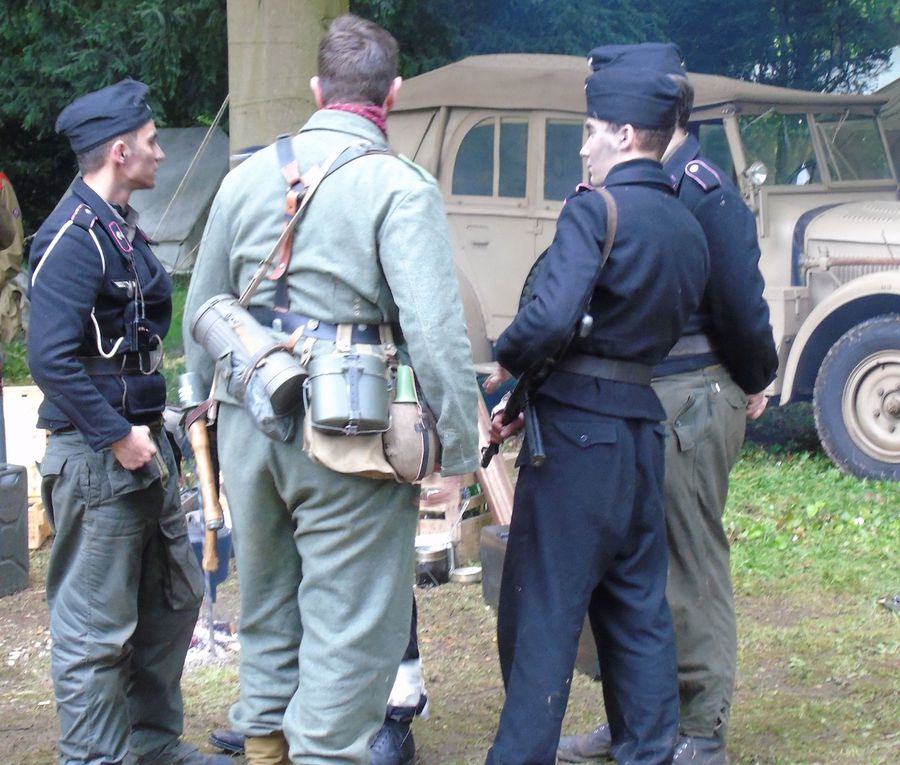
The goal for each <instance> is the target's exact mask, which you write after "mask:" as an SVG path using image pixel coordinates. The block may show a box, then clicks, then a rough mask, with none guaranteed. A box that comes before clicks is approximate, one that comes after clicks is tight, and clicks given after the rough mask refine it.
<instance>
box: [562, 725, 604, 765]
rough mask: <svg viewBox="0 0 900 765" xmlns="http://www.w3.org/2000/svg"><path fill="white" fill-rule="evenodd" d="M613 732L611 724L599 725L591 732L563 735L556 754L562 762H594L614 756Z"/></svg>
mask: <svg viewBox="0 0 900 765" xmlns="http://www.w3.org/2000/svg"><path fill="white" fill-rule="evenodd" d="M611 752H612V734H611V733H610V732H609V725H607V724H606V723H603V725H598V726H597V727H596V728H594V730H592V731H591V732H590V733H582V734H581V735H579V736H563V737H562V738H561V739H560V740H559V747H558V748H557V750H556V756H557V758H558V759H559V761H560V762H594V761H596V760H608V759H610V758H611V757H612V753H611Z"/></svg>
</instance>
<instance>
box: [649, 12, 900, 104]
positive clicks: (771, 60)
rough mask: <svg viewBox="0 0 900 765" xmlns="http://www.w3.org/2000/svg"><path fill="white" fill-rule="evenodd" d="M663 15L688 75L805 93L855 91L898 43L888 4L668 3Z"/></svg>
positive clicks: (899, 22)
mask: <svg viewBox="0 0 900 765" xmlns="http://www.w3.org/2000/svg"><path fill="white" fill-rule="evenodd" d="M668 9H669V10H668V16H667V22H666V24H667V26H666V29H667V32H668V39H671V40H674V41H675V42H677V43H678V44H679V45H680V46H681V49H682V52H683V53H684V54H685V60H686V62H687V64H688V68H689V69H690V70H691V71H694V72H705V73H709V74H725V75H728V76H731V77H739V78H742V79H747V80H754V81H756V82H764V83H768V84H771V85H782V86H785V87H793V88H802V89H805V90H818V91H845V92H853V91H860V90H862V89H863V88H864V87H865V85H866V82H867V81H868V80H870V79H871V78H872V76H873V75H875V74H878V73H879V72H880V71H882V70H883V69H884V68H885V66H886V65H887V63H888V61H889V60H890V56H891V50H892V48H893V47H894V46H895V45H897V44H898V43H900V5H898V4H897V3H896V2H894V0H764V1H763V0H756V1H755V2H754V1H751V0H673V1H672V2H671V3H670V4H669V5H668ZM704 19H706V20H712V19H714V20H715V23H714V25H713V26H711V25H710V24H709V23H704V21H703V20H704Z"/></svg>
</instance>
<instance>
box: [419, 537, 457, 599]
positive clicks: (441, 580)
mask: <svg viewBox="0 0 900 765" xmlns="http://www.w3.org/2000/svg"><path fill="white" fill-rule="evenodd" d="M449 580H450V542H449V540H448V541H447V542H438V543H437V544H429V545H422V546H418V545H417V546H416V585H417V586H419V587H437V586H438V585H439V584H446V583H447V582H448V581H449Z"/></svg>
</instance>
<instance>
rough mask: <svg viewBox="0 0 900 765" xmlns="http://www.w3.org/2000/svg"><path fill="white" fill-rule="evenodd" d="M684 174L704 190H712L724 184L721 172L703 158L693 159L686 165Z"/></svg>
mask: <svg viewBox="0 0 900 765" xmlns="http://www.w3.org/2000/svg"><path fill="white" fill-rule="evenodd" d="M684 174H685V175H686V176H687V177H688V178H690V179H691V180H692V181H694V183H696V184H697V185H698V186H699V187H700V188H701V189H703V190H704V191H712V190H713V189H717V188H719V186H721V185H722V179H721V178H720V177H719V174H718V173H717V172H716V171H715V170H713V168H712V167H710V166H709V165H708V164H706V162H704V161H703V160H702V159H692V160H691V161H690V162H688V163H687V164H686V165H685V166H684Z"/></svg>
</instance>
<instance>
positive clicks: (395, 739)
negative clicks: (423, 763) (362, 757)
mask: <svg viewBox="0 0 900 765" xmlns="http://www.w3.org/2000/svg"><path fill="white" fill-rule="evenodd" d="M410 722H411V721H410V720H394V719H393V718H391V717H388V718H387V719H386V720H385V721H384V725H382V726H381V730H379V731H378V733H377V734H375V738H374V739H373V740H372V745H371V746H370V747H369V755H370V757H371V763H372V765H412V763H413V761H414V760H415V759H416V742H415V740H414V739H413V734H412V731H411V730H410V729H409V725H410Z"/></svg>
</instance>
